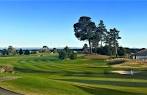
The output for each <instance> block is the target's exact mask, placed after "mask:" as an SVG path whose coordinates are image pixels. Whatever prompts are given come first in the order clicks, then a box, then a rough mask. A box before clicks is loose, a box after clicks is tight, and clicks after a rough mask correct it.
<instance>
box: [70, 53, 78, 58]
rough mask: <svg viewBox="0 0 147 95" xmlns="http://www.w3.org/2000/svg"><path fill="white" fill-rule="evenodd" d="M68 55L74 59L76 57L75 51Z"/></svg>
mask: <svg viewBox="0 0 147 95" xmlns="http://www.w3.org/2000/svg"><path fill="white" fill-rule="evenodd" d="M69 57H70V59H76V58H77V53H74V52H73V53H71V54H70V56H69Z"/></svg>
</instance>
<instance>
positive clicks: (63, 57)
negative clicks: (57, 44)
mask: <svg viewBox="0 0 147 95" xmlns="http://www.w3.org/2000/svg"><path fill="white" fill-rule="evenodd" d="M66 58H67V53H66V52H65V51H64V50H62V51H59V59H62V60H63V59H66Z"/></svg>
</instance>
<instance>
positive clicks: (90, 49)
mask: <svg viewBox="0 0 147 95" xmlns="http://www.w3.org/2000/svg"><path fill="white" fill-rule="evenodd" d="M88 41H89V52H90V54H91V53H92V46H91V40H90V39H89V40H88Z"/></svg>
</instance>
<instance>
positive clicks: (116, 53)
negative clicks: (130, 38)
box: [115, 42, 118, 57]
mask: <svg viewBox="0 0 147 95" xmlns="http://www.w3.org/2000/svg"><path fill="white" fill-rule="evenodd" d="M117 55H118V52H117V45H116V42H115V57H117Z"/></svg>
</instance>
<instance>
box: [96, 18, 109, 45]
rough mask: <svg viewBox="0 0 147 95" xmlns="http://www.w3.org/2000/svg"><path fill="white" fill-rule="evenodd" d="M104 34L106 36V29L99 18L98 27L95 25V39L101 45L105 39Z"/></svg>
mask: <svg viewBox="0 0 147 95" xmlns="http://www.w3.org/2000/svg"><path fill="white" fill-rule="evenodd" d="M106 36H107V29H106V26H105V25H104V22H103V20H100V23H99V24H98V27H97V32H96V37H97V38H96V40H97V41H98V43H99V41H100V42H101V43H100V44H101V47H102V46H103V43H104V42H105V40H106Z"/></svg>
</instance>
